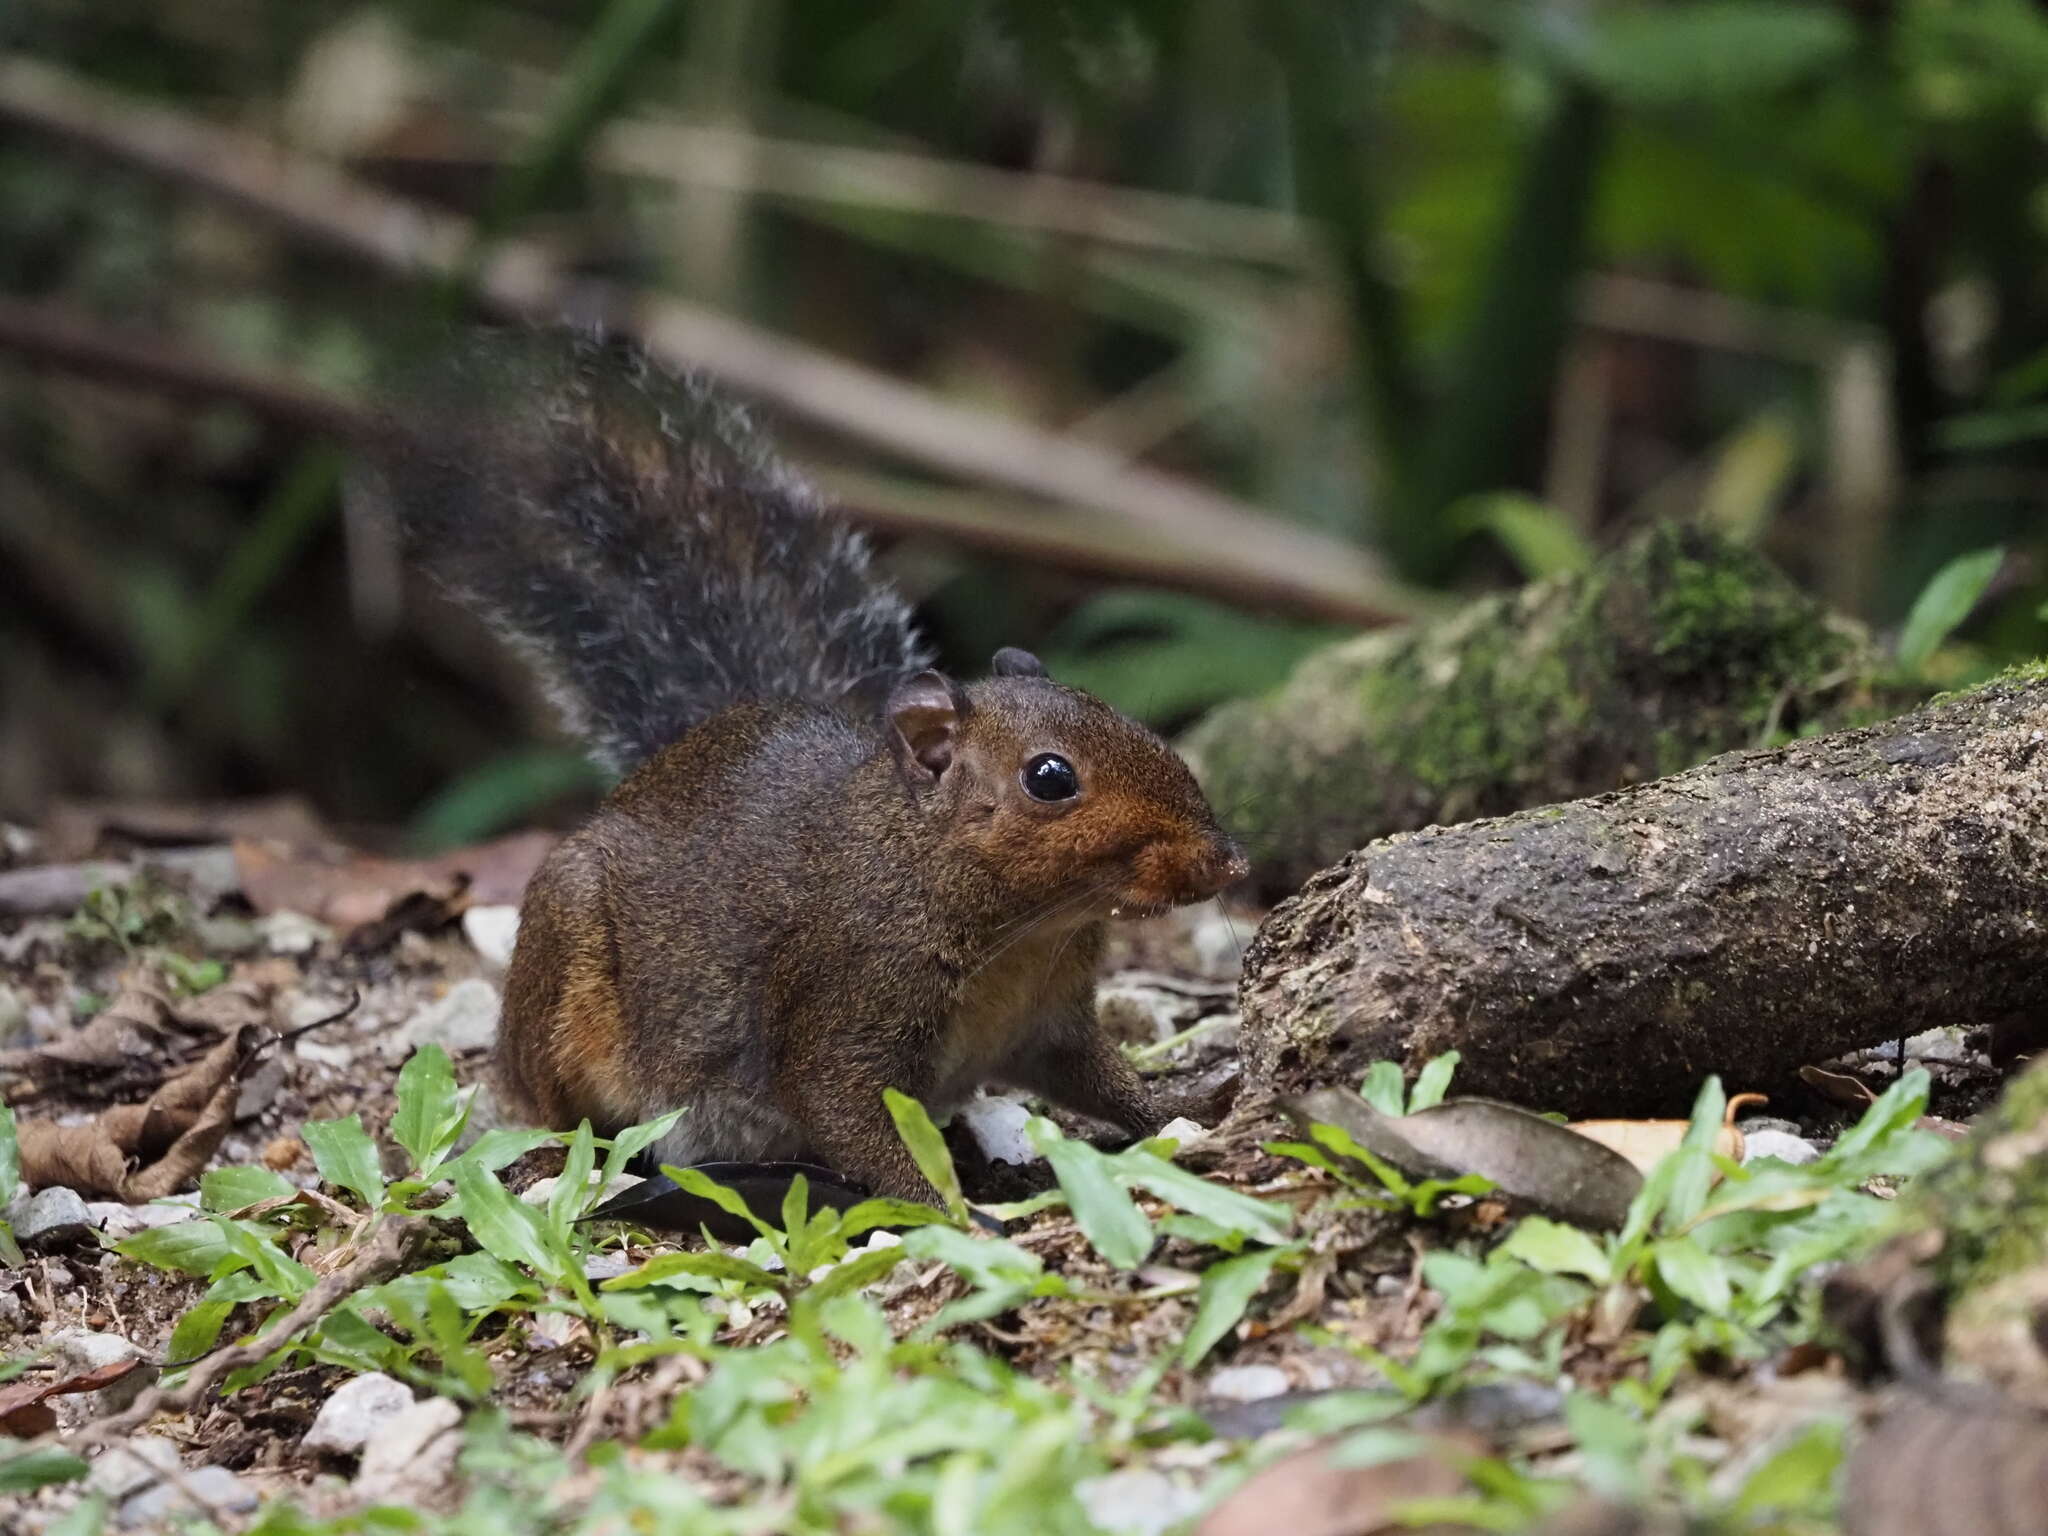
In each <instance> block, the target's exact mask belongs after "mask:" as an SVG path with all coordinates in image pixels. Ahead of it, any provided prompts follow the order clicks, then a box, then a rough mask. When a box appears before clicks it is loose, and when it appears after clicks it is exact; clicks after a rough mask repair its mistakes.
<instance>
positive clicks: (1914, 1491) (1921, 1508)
mask: <svg viewBox="0 0 2048 1536" xmlns="http://www.w3.org/2000/svg"><path fill="white" fill-rule="evenodd" d="M1844 1482H1845V1497H1844V1501H1843V1512H1842V1513H1843V1519H1842V1529H1843V1530H1844V1531H1845V1532H1846V1533H1847V1536H2036V1533H2038V1532H2039V1531H2040V1530H2041V1529H2042V1528H2043V1526H2044V1524H2048V1417H2043V1416H2042V1415H2040V1414H2036V1413H2031V1412H2027V1411H2025V1410H2023V1409H2017V1408H2012V1407H2008V1406H2004V1405H2001V1404H1999V1403H1998V1401H1997V1400H1996V1399H1995V1398H1993V1397H1991V1396H1990V1395H1989V1394H1986V1395H1985V1396H1984V1397H1983V1398H1982V1399H1979V1398H1977V1397H1975V1396H1974V1395H1973V1396H1971V1397H1963V1396H1961V1395H1957V1396H1954V1397H1950V1396H1946V1395H1944V1396H1941V1397H1935V1396H1929V1395H1925V1394H1920V1393H1915V1394H1912V1395H1909V1396H1905V1397H1903V1398H1901V1399H1900V1400H1899V1401H1898V1402H1897V1403H1896V1404H1895V1405H1894V1406H1893V1407H1892V1408H1891V1410H1890V1411H1889V1412H1887V1413H1886V1414H1885V1416H1884V1417H1883V1418H1882V1419H1881V1420H1879V1421H1878V1423H1877V1424H1876V1426H1875V1427H1874V1428H1872V1429H1871V1431H1870V1432H1869V1433H1868V1434H1867V1435H1865V1436H1864V1437H1863V1439H1862V1440H1861V1442H1860V1443H1859V1444H1858V1445H1857V1446H1856V1448H1855V1450H1854V1451H1853V1452H1851V1454H1850V1457H1849V1465H1848V1469H1847V1473H1846V1477H1845V1479H1844Z"/></svg>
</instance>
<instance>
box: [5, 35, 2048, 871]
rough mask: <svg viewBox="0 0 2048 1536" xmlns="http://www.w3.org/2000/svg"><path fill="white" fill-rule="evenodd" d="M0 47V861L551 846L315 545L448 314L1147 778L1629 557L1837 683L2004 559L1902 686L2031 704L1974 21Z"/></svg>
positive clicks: (2032, 346) (2042, 633) (2035, 155)
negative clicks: (127, 838) (377, 405)
mask: <svg viewBox="0 0 2048 1536" xmlns="http://www.w3.org/2000/svg"><path fill="white" fill-rule="evenodd" d="M0 48H5V49H6V50H7V52H6V53H5V54H4V55H0V120H4V121H6V122H7V123H8V124H9V126H10V127H11V128H13V129H15V130H16V131H15V132H13V133H11V134H10V135H8V138H7V141H6V142H5V143H4V144H0V222H4V224H5V226H6V227H7V228H8V229H9V231H10V239H9V240H8V241H7V242H6V244H5V247H4V248H0V549H4V551H5V552H6V555H7V558H8V560H9V562H10V564H11V565H12V567H13V571H12V580H11V581H10V586H11V587H19V588H20V591H19V592H18V594H17V593H12V592H11V593H10V596H11V597H14V598H15V600H14V601H11V602H9V603H8V604H5V605H0V642H4V649H0V657H4V659H0V732H4V733H5V748H6V750H5V751H4V752H0V812H6V811H11V812H13V813H15V814H27V813H30V812H32V811H33V809H34V808H35V807H36V806H37V805H38V804H40V803H41V802H42V801H44V800H45V799H47V798H48V797H49V796H51V795H55V794H81V793H108V792H119V793H127V794H157V795H162V794H171V793H186V792H189V793H221V792H250V791H256V790H269V789H274V788H277V787H280V786H292V787H305V788H309V789H310V790H311V791H312V792H313V793H314V794H315V796H316V797H317V798H318V799H319V800H320V801H321V802H322V803H323V805H324V806H325V807H326V808H327V809H328V810H329V811H330V812H331V813H333V814H337V815H340V816H344V817H357V818H361V819H364V820H368V821H374V822H379V823H388V822H391V821H393V820H398V819H404V818H408V817H412V818H417V820H418V823H419V826H420V827H421V829H422V835H423V836H427V837H445V836H450V835H453V833H452V832H451V831H450V829H451V828H454V827H457V826H460V827H462V828H464V829H468V830H471V831H473V830H476V829H477V828H479V827H481V828H484V829H488V826H489V825H490V824H491V823H492V821H493V818H494V817H495V818H497V819H498V820H500V821H502V820H505V819H510V818H512V817H514V816H518V815H531V814H545V813H548V812H549V810H550V808H551V807H552V808H553V810H554V811H558V812H560V813H562V814H567V813H569V812H571V811H573V809H574V808H575V805H576V804H578V803H579V801H580V797H582V796H584V795H587V793H588V792H589V786H588V783H587V782H586V781H585V780H584V779H582V778H580V777H579V776H578V775H577V774H576V773H574V772H572V771H568V770H566V769H564V768H562V767H561V763H562V761H563V759H562V758H561V757H560V756H559V754H557V755H556V756H552V757H551V756H549V755H547V753H545V752H543V753H542V754H540V755H538V756H536V755H535V751H534V748H533V741H534V739H535V738H536V737H537V736H538V737H545V736H546V735H547V733H548V730H549V727H548V723H547V717H546V714H545V711H544V710H543V709H542V707H541V706H540V703H539V701H538V700H536V699H535V698H533V697H532V696H531V694H530V693H529V692H528V691H527V688H526V685H525V684H524V683H523V681H522V680H521V679H520V678H519V677H518V675H517V673H516V671H515V670H513V669H510V668H507V667H505V666H504V665H503V663H502V662H501V661H500V660H499V658H498V657H497V656H496V653H495V651H494V649H493V647H492V646H491V644H490V643H489V641H488V639H487V637H484V636H482V635H480V634H478V633H476V632H475V631H474V629H473V628H471V627H470V626H469V625H467V623H466V622H465V621H464V620H463V619H462V618H461V617H460V616H459V615H455V614H452V613H450V612H449V611H447V610H446V609H445V608H444V607H442V606H441V605H440V604H439V603H438V602H436V601H435V600H434V599H433V597H432V595H431V594H428V593H423V592H420V591H417V590H414V589H413V587H412V586H411V585H410V584H409V583H408V582H407V580H406V577H405V574H404V572H403V571H402V570H401V569H399V568H398V567H397V566H396V564H395V563H394V561H393V560H392V558H391V554H390V551H389V550H388V549H384V548H382V547H380V546H379V544H378V543H377V541H376V539H375V538H374V537H372V536H371V535H370V533H369V532H368V531H366V530H365V529H363V528H360V527H358V526H357V525H356V523H355V522H354V521H352V520H349V519H344V518H342V517H339V516H337V515H336V511H337V505H338V503H337V498H336V495H335V485H336V482H337V478H338V468H339V460H338V458H336V457H335V455H334V452H333V450H334V447H335V446H336V445H337V444H340V443H343V442H345V441H347V440H348V439H349V438H350V437H351V436H352V434H354V433H355V432H357V431H359V430H360V428H361V425H362V422H363V414H362V413H363V411H364V409H365V406H366V404H367V402H368V401H369V393H368V391H369V380H370V379H371V378H373V377H374V376H375V374H376V370H377V366H378V364H379V362H380V360H381V359H383V358H385V357H387V356H389V355H390V354H392V353H393V352H395V351H400V350H403V349H404V348H406V347H408V346H414V345H418V344H419V340H420V338H421V337H422V336H425V335H428V334H431V331H432V328H433V326H434V324H435V316H436V315H437V313H445V312H446V311H447V310H448V309H449V308H450V307H451V306H452V307H454V308H457V309H461V310H464V311H466V312H467V313H469V314H471V315H478V316H498V317H515V318H518V319H520V320H539V321H552V320H560V319H567V320H570V321H572V322H575V323H584V324H588V323H603V324H607V325H609V326H612V327H614V328H617V329H619V330H622V331H626V332H630V333H633V334H636V335H638V336H639V337H641V338H642V339H643V341H644V342H645V343H646V344H647V345H649V346H650V347H651V348H653V349H655V350H656V351H658V352H659V353H660V354H661V355H663V356H664V357H666V358H669V359H670V360H672V361H676V362H681V363H687V364H692V365H695V366H700V367H704V368H706V369H708V370H710V371H711V372H713V373H715V374H717V375H719V376H720V377H722V378H723V379H725V380H726V381H727V382H728V383H729V384H731V385H732V386H733V387H734V388H735V389H737V390H739V391H741V392H743V393H745V394H747V395H750V396H752V397H753V398H755V399H756V400H758V401H759V402H760V403H761V404H762V405H763V407H764V408H765V409H766V410H767V412H768V413H769V414H770V415H772V416H773V417H775V418H776V419H777V422H778V425H779V427H780V428H781V431H782V435H783V437H784V438H785V440H786V441H787V443H788V445H789V446H790V447H791V448H792V449H793V450H794V451H795V452H796V454H797V455H798V457H799V458H800V459H801V460H802V461H803V462H804V464H805V465H806V467H807V468H809V469H810V470H811V471H812V472H813V473H814V474H815V475H816V476H817V477H818V478H819V479H820V481H821V482H822V483H824V484H825V485H826V486H827V487H828V488H829V489H831V490H832V491H833V492H834V493H835V494H836V495H838V496H839V497H840V498H841V499H843V500H844V501H845V503H846V504H847V507H848V511H849V514H850V515H851V516H853V517H855V518H857V519H859V520H860V521H862V522H863V523H864V524H865V525H866V526H868V527H869V528H870V529H871V530H873V531H874V533H875V535H876V537H877V539H878V540H879V542H880V543H881V545H882V553H883V558H884V560H885V561H886V563H887V564H888V566H889V569H890V571H891V574H892V575H893V576H894V577H895V578H896V579H897V580H898V581H899V582H900V583H901V584H902V585H903V586H904V587H905V588H906V590H907V591H909V592H910V593H911V595H912V596H913V598H914V599H915V600H916V601H917V602H918V604H919V607H920V611H921V614H922V616H923V618H924V620H925V622H926V624H927V626H928V627H929V628H930V630H931V631H932V633H933V635H934V637H935V639H936V640H937V642H938V644H939V645H940V646H941V648H942V650H943V651H944V652H945V654H946V656H947V657H948V659H949V661H950V662H951V663H952V664H953V665H956V666H959V667H961V668H963V669H972V668H974V667H976V666H978V665H980V664H981V663H982V658H985V656H986V655H987V653H988V651H989V650H991V649H993V648H994V647H995V646H996V645H999V644H1006V643H1025V644H1031V645H1035V646H1037V647H1038V648H1039V649H1041V650H1042V651H1043V652H1045V653H1046V654H1048V655H1049V656H1050V657H1051V658H1052V659H1053V660H1054V661H1055V664H1056V665H1057V666H1058V667H1059V668H1061V669H1063V670H1064V671H1065V673H1066V674H1067V675H1069V676H1072V677H1074V678H1076V679H1077V680H1085V681H1087V682H1088V683H1089V684H1090V685H1091V686H1098V687H1101V688H1104V689H1106V690H1108V691H1109V692H1111V693H1112V694H1113V695H1114V696H1115V697H1117V699H1118V701H1119V702H1120V703H1123V704H1124V705H1126V706H1127V707H1130V708H1133V709H1137V710H1139V711H1142V712H1145V713H1147V714H1148V715H1149V716H1150V717H1151V718H1153V719H1154V720H1155V721H1157V722H1158V723H1160V724H1162V725H1165V726H1174V725H1178V724H1181V723H1184V722H1185V721H1187V720H1189V719H1191V718H1193V717H1194V716H1195V715H1197V714H1199V713H1200V712H1201V711H1203V710H1204V709H1206V708H1208V707H1209V706H1211V705H1213V704H1215V703H1217V702H1220V701H1221V700H1223V699H1225V698H1227V697H1230V696H1232V695H1234V694H1238V693H1242V692H1246V691H1254V690H1258V689H1262V688H1265V687H1269V686H1271V685H1272V684H1273V683H1274V682H1276V681H1277V680H1278V679H1279V678H1280V677H1281V676H1282V675H1284V673H1285V671H1286V670H1287V668H1288V667H1289V666H1290V665H1291V664H1292V662H1293V661H1294V660H1295V659H1296V658H1298V657H1299V656H1300V655H1302V654H1303V653H1304V651H1305V650H1306V649H1307V648H1308V647H1309V646H1311V645H1313V644H1314V643H1316V642H1317V641H1318V640H1320V639H1322V638H1324V637H1325V636H1327V635H1329V634H1330V633H1332V632H1334V631H1336V630H1341V629H1346V628H1356V627H1359V626H1366V625H1372V624H1377V623H1382V622H1387V621H1392V620H1400V619H1403V618H1406V617H1409V616H1412V615H1415V614H1417V613H1422V612H1428V611H1435V610H1437V609H1438V608H1440V607H1441V606H1443V605H1444V604H1446V603H1449V602H1452V601H1455V600H1456V598H1457V597H1458V596H1459V595H1461V594H1466V593H1470V592H1474V591H1479V590H1484V589H1486V588H1488V587H1491V586H1497V585H1499V584H1502V583H1505V582H1512V581H1514V580H1517V579H1519V578H1521V577H1522V576H1524V575H1527V574H1531V573H1533V572H1536V571H1540V570H1542V569H1545V568H1549V567H1551V566H1552V565H1554V564H1555V563H1556V562H1558V561H1561V560H1563V561H1578V560H1582V559H1583V558H1584V554H1585V551H1587V550H1588V549H1593V548H1598V547H1602V546H1606V545H1611V544H1613V543H1614V542H1615V541H1617V540H1618V539H1619V538H1620V537H1621V536H1622V535H1623V534H1625V533H1626V532H1627V531H1628V530H1629V529H1630V528H1631V527H1633V526H1634V525H1636V524H1638V523H1640V522H1642V521H1643V520H1645V519H1647V518H1652V517H1685V518H1701V519H1705V520H1709V521H1712V522H1714V523H1715V524H1717V525H1718V526H1720V527H1722V528H1723V529H1724V530H1727V531H1730V532H1733V533H1735V534H1736V535H1738V536H1739V537H1741V538H1744V539H1746V540H1749V541H1751V542H1754V543H1756V544H1758V545H1760V546H1762V547H1764V548H1765V549H1767V550H1768V551H1769V552H1770V553H1771V554H1772V555H1773V556H1774V557H1775V558H1776V559H1778V560H1779V561H1780V562H1781V563H1782V564H1784V565H1785V566H1787V567H1788V568H1789V569H1790V570H1791V571H1793V573H1794V574H1795V575H1797V576H1798V577H1800V578H1801V579H1802V580H1804V581H1806V582H1807V583H1808V584H1809V585H1811V586H1813V587H1815V588H1816V589H1817V590H1819V591H1821V592H1823V593H1824V594H1825V595H1826V596H1827V597H1828V598H1829V599H1830V600H1831V601H1832V602H1834V603H1835V604H1837V605H1838V606H1840V607H1842V608H1844V609H1846V610H1848V611H1850V612H1852V613H1855V614H1857V615H1860V616H1862V617H1864V618H1865V619H1867V620H1869V621H1871V622H1872V623H1874V624H1877V625H1879V626H1891V625H1895V624H1897V623H1898V622H1899V621H1900V620H1901V618H1902V617H1903V615H1904V614H1905V612H1906V610H1907V609H1908V607H1909V606H1910V605H1911V604H1912V601H1913V599H1914V597H1915V595H1916V594H1917V593H1919V592H1920V591H1921V589H1922V588H1923V587H1924V586H1925V585H1926V584H1927V582H1928V580H1929V578H1930V577H1931V576H1932V575H1933V573H1935V572H1936V571H1938V570H1941V569H1942V568H1943V567H1944V566H1946V565H1947V564H1948V563H1949V562H1950V561H1951V560H1952V559H1953V558H1954V557H1956V556H1957V555H1959V554H1962V553H1965V552H1967V551H1971V550H1976V549H1981V548H1984V547H1987V546H1990V545H1994V544H2002V545H2005V546H2006V547H2007V548H2008V549H2009V550H2010V551H2011V558H2009V559H2008V560H2007V561H2006V563H2005V565H2004V567H2003V570H2004V571H2005V573H2006V574H2005V575H2003V576H2002V577H2001V578H2000V583H1999V585H1998V587H1997V589H1996V592H1997V600H1996V601H1992V600H1989V599H1987V601H1986V602H1985V603H1984V604H1982V605H1980V610H1979V612H1978V613H1977V615H1976V616H1975V617H1974V618H1972V620H1971V622H1970V623H1969V625H1968V626H1967V627H1966V628H1964V629H1963V630H1962V631H1961V632H1960V640H1959V643H1957V644H1953V645H1951V646H1949V647H1946V648H1945V649H1944V651H1943V653H1942V655H1943V657H1945V658H1947V659H1946V660H1945V661H1944V662H1943V663H1942V664H1943V665H1948V666H1952V667H1953V668H1955V669H1957V675H1958V676H1959V677H1960V676H1962V675H1964V674H1966V673H1967V672H1968V671H1969V670H1971V669H1973V668H1974V669H1978V670H1981V669H1984V668H1989V667H1991V666H1993V665H1995V664H1997V662H1998V661H1999V660H2000V659H2001V658H2002V657H2005V656H2010V655H2017V654H2022V653H2030V652H2033V651H2038V650H2040V649H2042V648H2043V647H2044V645H2048V623H2044V619H2043V616H2042V608H2043V605H2044V602H2048V581H2044V577H2043V571H2044V561H2043V558H2042V557H2043V555H2044V554H2048V533H2044V518H2043V515H2042V509H2043V503H2044V500H2048V473H2044V465H2043V457H2044V453H2043V444H2044V442H2048V291H2044V288H2043V285H2042V282H2041V279H2040V273H2041V272H2042V271H2044V270H2048V261H2044V259H2043V258H2044V256H2048V251H2044V245H2048V212H2044V210H2048V187H2044V177H2043V173H2042V169H2041V168H2042V165H2043V163H2044V161H2043V157H2042V155H2041V153H2040V150H2041V143H2040V140H2041V137H2042V133H2043V130H2042V127H2041V124H2042V123H2043V122H2044V121H2048V112H2044V103H2048V18H2044V15H2043V13H2042V11H2041V10H2040V8H2039V7H2037V6H2035V5H2032V4H2029V3H2027V0H1972V3H1969V4H1955V3H1950V0H1892V3H1887V4H1883V5H1862V4H1855V5H1833V4H1822V3H1800V0H1679V3H1671V4H1664V5H1658V6H1641V5H1624V4H1619V3H1596V4H1592V5H1584V4H1578V3H1567V0H1554V3H1553V0H1535V3H1532V4H1529V5H1523V6H1514V7H1503V6H1497V5H1491V4H1486V3H1479V0H1341V3H1338V4H1318V5H1311V4H1307V3H1305V0H1304V3H1297V0H1283V3H1280V4H1267V5H1259V4H1254V3H1252V0H1193V3H1168V0H1051V3H1044V0H1037V3H1032V0H975V3H972V4H968V5H964V6H963V5H958V4H954V3H942V0H882V3H879V4H877V5H874V6H868V7H859V8H853V7H845V6H843V5H837V4H831V3H827V0H704V3H702V4H692V5H690V6H681V5H676V4H673V3H670V0H610V3H608V4H606V5H604V6H602V7H598V8H595V9H593V8H589V7H580V6H573V5H569V4H567V3H566V0H390V3H387V4H382V5H361V4H356V3H352V0H310V3H308V0H291V3H287V0H208V3H205V4H199V3H196V0H157V3H145V0H93V3H90V4H87V3H84V0H18V3H17V4H16V5H15V6H13V7H11V8H10V9H9V12H8V14H7V16H6V17H5V19H4V20H0ZM22 130H28V131H22ZM195 194H196V195H195ZM508 706H510V707H509V708H508ZM549 750H550V751H552V750H553V749H549ZM449 806H453V807H455V808H456V809H455V810H454V811H449V810H447V809H446V808H447V807H449ZM493 806H495V807H496V809H495V810H493V809H492V807H493ZM437 807H439V809H436V808H437Z"/></svg>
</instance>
